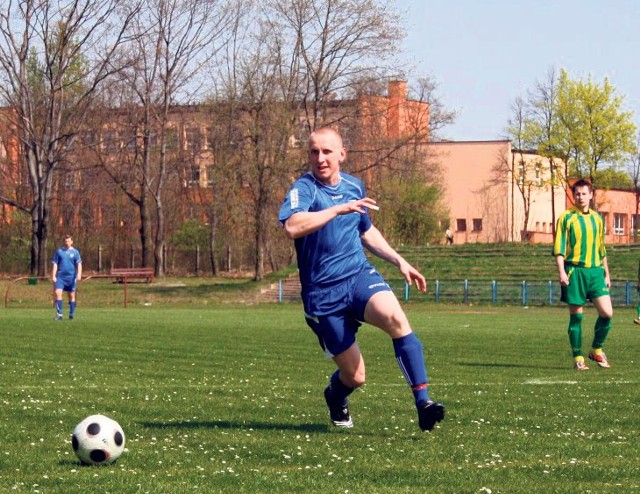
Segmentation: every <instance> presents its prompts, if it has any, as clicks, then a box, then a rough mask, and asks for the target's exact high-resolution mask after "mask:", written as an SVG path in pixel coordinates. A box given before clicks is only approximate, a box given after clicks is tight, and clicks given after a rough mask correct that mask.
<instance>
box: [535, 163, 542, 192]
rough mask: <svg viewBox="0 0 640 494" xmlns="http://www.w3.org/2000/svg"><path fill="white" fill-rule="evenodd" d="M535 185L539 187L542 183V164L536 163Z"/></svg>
mask: <svg viewBox="0 0 640 494" xmlns="http://www.w3.org/2000/svg"><path fill="white" fill-rule="evenodd" d="M536 185H537V186H538V187H540V186H541V185H542V165H540V163H536Z"/></svg>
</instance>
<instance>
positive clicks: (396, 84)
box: [387, 80, 407, 138]
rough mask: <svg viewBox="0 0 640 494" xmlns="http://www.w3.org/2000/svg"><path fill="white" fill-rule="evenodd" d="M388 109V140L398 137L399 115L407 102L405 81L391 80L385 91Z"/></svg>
mask: <svg viewBox="0 0 640 494" xmlns="http://www.w3.org/2000/svg"><path fill="white" fill-rule="evenodd" d="M387 92H388V94H389V109H388V115H387V134H388V136H389V137H390V138H397V137H400V132H401V130H402V129H401V126H400V114H401V109H402V108H403V107H404V104H405V101H407V81H400V80H391V81H389V86H388V89H387Z"/></svg>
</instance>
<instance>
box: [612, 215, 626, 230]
mask: <svg viewBox="0 0 640 494" xmlns="http://www.w3.org/2000/svg"><path fill="white" fill-rule="evenodd" d="M626 216H627V215H626V214H619V213H615V214H614V215H613V234H614V235H624V234H625V228H624V224H625V221H624V220H625V219H626Z"/></svg>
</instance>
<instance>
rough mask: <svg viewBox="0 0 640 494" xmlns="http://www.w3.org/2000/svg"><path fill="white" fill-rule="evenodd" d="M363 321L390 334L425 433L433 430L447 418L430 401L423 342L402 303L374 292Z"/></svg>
mask: <svg viewBox="0 0 640 494" xmlns="http://www.w3.org/2000/svg"><path fill="white" fill-rule="evenodd" d="M364 320H365V321H366V322H368V323H369V324H372V325H374V326H377V327H378V328H380V329H382V330H383V331H384V332H385V333H387V334H388V335H389V336H390V337H391V340H392V342H393V348H394V352H395V356H396V360H397V362H398V366H399V367H400V370H401V371H402V373H403V375H404V377H405V379H406V381H407V383H408V384H409V386H410V387H411V390H412V392H413V396H414V400H415V403H416V408H417V409H418V420H419V425H420V428H421V429H422V430H431V429H433V427H434V426H435V424H436V422H440V421H441V420H442V419H443V418H444V406H442V404H440V403H436V402H433V401H431V399H430V397H429V391H428V382H429V380H428V377H427V368H426V362H425V358H424V351H423V347H422V342H421V341H420V339H419V338H418V337H417V336H416V334H415V333H414V332H413V331H412V329H411V326H410V324H409V321H408V319H407V316H406V314H405V313H404V311H403V310H402V307H401V306H400V302H398V299H397V298H396V296H395V295H394V294H393V292H391V291H390V290H383V291H379V292H377V293H374V294H373V295H372V296H371V297H370V298H369V301H368V302H367V305H366V308H365V310H364Z"/></svg>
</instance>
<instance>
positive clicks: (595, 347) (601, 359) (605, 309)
mask: <svg viewBox="0 0 640 494" xmlns="http://www.w3.org/2000/svg"><path fill="white" fill-rule="evenodd" d="M593 306H594V307H595V308H596V310H597V311H598V318H597V319H596V324H595V328H594V334H593V343H592V344H591V351H590V352H589V358H590V359H591V360H593V361H594V362H596V363H597V364H598V365H599V366H600V367H604V368H609V367H611V365H609V361H608V360H607V356H606V355H605V353H604V351H603V350H602V347H603V346H604V342H605V341H606V340H607V336H608V335H609V331H611V318H612V317H613V306H612V304H611V297H610V296H609V295H604V296H602V297H597V298H594V299H593Z"/></svg>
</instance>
